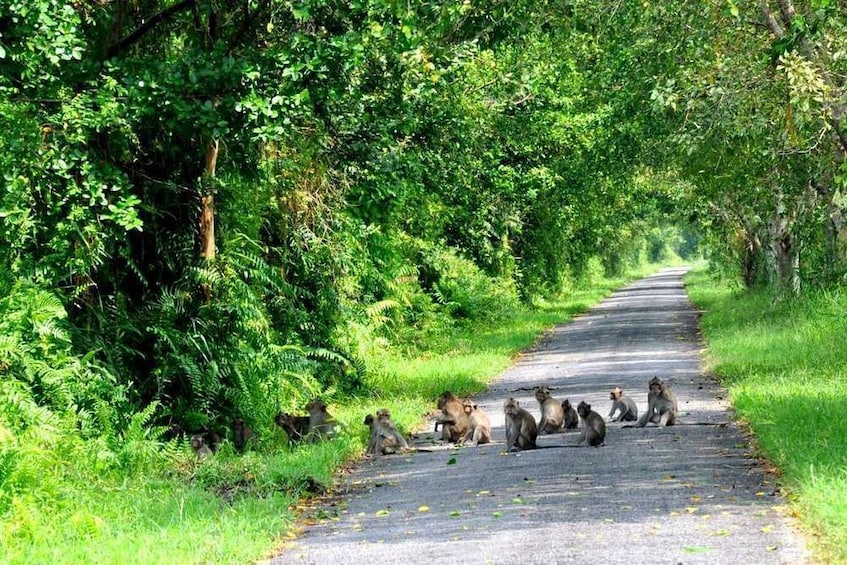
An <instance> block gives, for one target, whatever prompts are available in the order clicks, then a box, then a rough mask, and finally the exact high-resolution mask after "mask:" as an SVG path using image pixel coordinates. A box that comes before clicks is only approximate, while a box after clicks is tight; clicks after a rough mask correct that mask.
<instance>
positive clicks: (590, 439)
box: [576, 402, 606, 447]
mask: <svg viewBox="0 0 847 565" xmlns="http://www.w3.org/2000/svg"><path fill="white" fill-rule="evenodd" d="M576 411H577V413H578V414H579V417H580V418H582V435H580V436H579V441H578V442H577V445H582V444H583V443H586V442H587V443H588V445H590V446H592V447H597V446H599V445H602V444H603V441H604V440H605V439H606V422H604V421H603V417H602V416H601V415H600V414H598V413H597V412H595V411H593V410H592V409H591V405H590V404H588V403H587V402H580V403H579V406H577V407H576Z"/></svg>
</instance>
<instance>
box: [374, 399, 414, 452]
mask: <svg viewBox="0 0 847 565" xmlns="http://www.w3.org/2000/svg"><path fill="white" fill-rule="evenodd" d="M365 425H367V426H369V427H370V429H371V433H370V437H369V439H368V449H367V453H368V454H369V455H390V454H392V453H397V450H398V449H403V450H408V449H409V444H408V443H407V442H406V438H404V437H403V436H402V434H400V432H399V431H398V430H397V426H396V425H395V424H394V422H392V421H391V412H389V411H388V409H387V408H383V409H381V410H378V411H377V413H376V415H374V414H368V415H367V416H365Z"/></svg>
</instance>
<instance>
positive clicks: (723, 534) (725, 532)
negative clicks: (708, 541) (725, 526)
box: [711, 530, 730, 537]
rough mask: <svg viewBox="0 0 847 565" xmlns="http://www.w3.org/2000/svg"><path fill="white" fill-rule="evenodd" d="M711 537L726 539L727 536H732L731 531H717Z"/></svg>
mask: <svg viewBox="0 0 847 565" xmlns="http://www.w3.org/2000/svg"><path fill="white" fill-rule="evenodd" d="M711 535H713V536H720V537H725V536H728V535H730V534H729V530H716V531H714V532H712V533H711Z"/></svg>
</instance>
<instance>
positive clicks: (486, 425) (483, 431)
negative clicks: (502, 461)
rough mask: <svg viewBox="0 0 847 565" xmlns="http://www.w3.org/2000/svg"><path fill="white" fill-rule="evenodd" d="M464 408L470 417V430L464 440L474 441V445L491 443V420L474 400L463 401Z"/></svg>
mask: <svg viewBox="0 0 847 565" xmlns="http://www.w3.org/2000/svg"><path fill="white" fill-rule="evenodd" d="M462 409H463V410H464V412H465V414H466V415H467V417H468V432H467V433H466V434H465V438H464V440H463V441H465V442H468V441H473V444H474V445H479V444H480V443H491V420H490V419H489V418H488V414H486V413H485V412H484V411H483V410H482V409H481V408H479V407H478V406H477V405H476V404H475V403H474V402H473V400H465V401H464V402H462Z"/></svg>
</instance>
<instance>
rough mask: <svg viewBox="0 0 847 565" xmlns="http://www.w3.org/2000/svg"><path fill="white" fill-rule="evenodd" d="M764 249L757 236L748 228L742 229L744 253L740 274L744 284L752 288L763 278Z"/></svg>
mask: <svg viewBox="0 0 847 565" xmlns="http://www.w3.org/2000/svg"><path fill="white" fill-rule="evenodd" d="M763 260H764V250H763V249H762V241H761V240H760V239H759V236H758V235H756V233H755V232H754V231H753V230H752V229H750V228H745V230H744V255H743V258H742V263H741V275H742V277H743V279H744V286H746V287H747V288H753V287H756V286H759V284H761V283H762V282H764V281H765V280H766V279H765V276H764V275H765V270H764V268H765V266H766V265H765V263H764V261H763Z"/></svg>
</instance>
